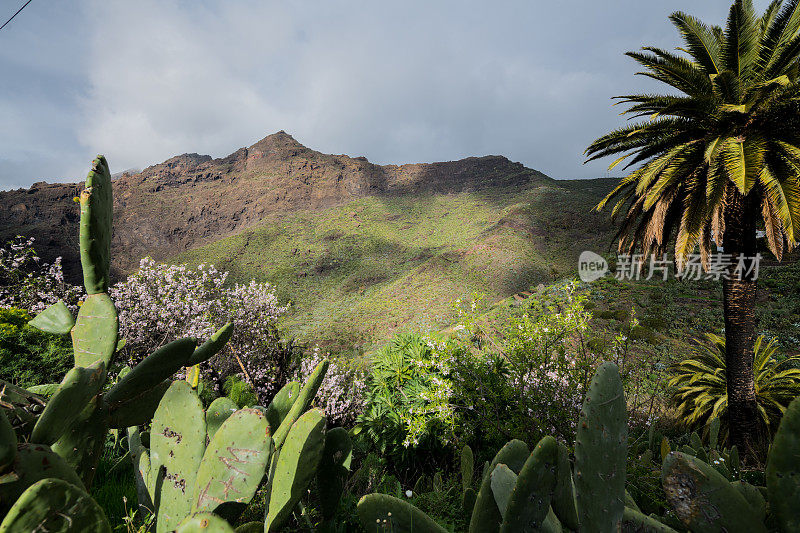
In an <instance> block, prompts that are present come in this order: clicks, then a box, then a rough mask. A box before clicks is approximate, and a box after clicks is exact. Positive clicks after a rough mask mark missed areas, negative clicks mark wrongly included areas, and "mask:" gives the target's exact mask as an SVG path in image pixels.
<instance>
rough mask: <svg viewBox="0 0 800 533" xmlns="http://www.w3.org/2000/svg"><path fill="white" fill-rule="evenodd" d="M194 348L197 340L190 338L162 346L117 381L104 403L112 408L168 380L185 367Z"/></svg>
mask: <svg viewBox="0 0 800 533" xmlns="http://www.w3.org/2000/svg"><path fill="white" fill-rule="evenodd" d="M196 346H197V340H196V339H191V338H190V339H178V340H176V341H172V342H170V343H169V344H166V345H164V346H162V347H161V348H159V349H158V350H156V351H155V352H153V353H151V354H150V355H148V356H147V357H145V359H144V361H142V362H141V363H139V364H138V365H136V366H135V367H134V368H133V369H132V370H131V371H130V372H128V373H127V374H125V376H123V377H122V378H121V379H120V380H119V381H117V383H116V384H115V385H114V386H113V387H111V390H109V391H108V392H107V393H106V395H105V400H106V402H107V403H108V404H109V406H111V407H112V408H113V407H114V404H116V403H122V402H125V401H127V400H130V399H131V398H134V397H136V396H138V395H139V394H141V393H142V392H144V391H146V390H148V389H150V388H151V387H152V386H153V383H158V382H160V381H162V380H164V379H168V378H170V377H171V376H172V374H174V373H175V372H177V371H178V370H180V369H181V367H183V366H185V365H186V363H187V362H188V361H189V358H190V357H191V356H192V353H194V349H195V347H196ZM187 385H188V383H187ZM189 389H191V387H189Z"/></svg>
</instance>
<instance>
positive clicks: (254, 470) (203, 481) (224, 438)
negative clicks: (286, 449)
mask: <svg viewBox="0 0 800 533" xmlns="http://www.w3.org/2000/svg"><path fill="white" fill-rule="evenodd" d="M269 444H270V443H269V433H268V431H267V419H266V418H265V417H264V415H263V414H262V413H261V412H260V411H257V410H255V409H241V410H239V411H236V412H235V413H233V414H232V415H231V416H230V417H228V419H227V420H225V422H224V423H223V424H222V426H221V427H220V428H219V430H217V431H216V433H215V434H214V437H213V438H212V439H211V442H210V443H209V445H208V447H207V448H206V451H205V454H204V455H203V460H202V462H201V463H200V468H199V469H198V471H197V477H196V479H195V483H194V493H193V496H192V502H193V503H192V513H196V512H205V511H214V510H216V508H217V507H218V506H219V505H222V504H224V503H229V502H235V503H243V504H247V503H249V502H250V500H251V499H252V498H253V495H254V494H255V492H256V489H257V488H258V485H259V484H260V483H261V480H262V479H263V478H264V472H265V471H266V468H267V464H268V461H269V452H270V448H269Z"/></svg>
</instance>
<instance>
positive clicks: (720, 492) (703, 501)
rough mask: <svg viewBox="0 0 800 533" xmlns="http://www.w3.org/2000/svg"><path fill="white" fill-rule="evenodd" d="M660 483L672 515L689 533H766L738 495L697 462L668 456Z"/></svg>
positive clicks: (701, 463) (678, 454) (672, 455)
mask: <svg viewBox="0 0 800 533" xmlns="http://www.w3.org/2000/svg"><path fill="white" fill-rule="evenodd" d="M661 483H662V484H663V486H664V492H665V493H666V495H667V501H668V502H669V504H670V506H671V507H672V509H673V510H674V512H675V514H676V515H677V516H678V518H679V519H680V520H681V521H682V522H683V523H684V524H685V525H686V526H687V527H688V528H689V529H690V530H692V531H731V532H734V531H742V532H750V533H761V532H766V531H767V530H766V528H765V527H764V525H763V524H762V523H761V521H760V520H759V518H758V516H757V515H756V512H755V511H754V509H753V508H752V507H751V506H750V504H749V503H747V500H745V499H744V497H743V496H742V495H741V494H740V493H739V491H738V490H736V488H735V487H734V486H732V485H731V483H730V482H729V481H728V480H727V479H725V478H724V477H723V476H722V474H720V473H719V472H717V471H716V470H715V469H714V468H712V467H710V466H709V465H707V464H705V463H704V462H702V461H700V460H699V459H696V458H694V457H692V456H690V455H686V454H684V453H681V452H671V453H670V454H669V455H668V456H667V458H666V459H665V460H664V466H663V468H662V471H661Z"/></svg>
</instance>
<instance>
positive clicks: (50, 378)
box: [0, 308, 73, 387]
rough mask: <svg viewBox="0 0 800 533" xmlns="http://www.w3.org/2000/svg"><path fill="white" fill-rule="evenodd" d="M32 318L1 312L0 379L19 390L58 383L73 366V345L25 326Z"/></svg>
mask: <svg viewBox="0 0 800 533" xmlns="http://www.w3.org/2000/svg"><path fill="white" fill-rule="evenodd" d="M31 318H32V317H31V315H30V314H28V312H27V311H25V310H22V309H16V308H3V309H0V379H4V380H6V381H9V382H11V383H13V384H15V385H19V386H21V387H31V386H33V385H42V384H45V383H58V382H60V381H61V379H62V378H63V377H64V374H66V373H67V371H68V370H69V369H70V368H72V366H73V356H72V342H71V341H70V339H69V337H68V336H66V335H52V334H50V333H45V332H43V331H40V330H38V329H36V328H34V327H31V326H28V325H27V324H28V321H29V320H30V319H31Z"/></svg>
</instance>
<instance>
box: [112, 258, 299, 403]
mask: <svg viewBox="0 0 800 533" xmlns="http://www.w3.org/2000/svg"><path fill="white" fill-rule="evenodd" d="M227 277H228V274H227V272H222V271H219V270H217V269H216V268H214V266H213V265H204V264H201V265H199V266H198V267H197V268H189V267H186V266H183V265H162V264H157V263H156V262H155V261H154V260H153V259H151V258H149V257H146V258H144V259H142V261H141V263H140V265H139V270H138V271H137V272H136V273H134V274H132V275H131V276H129V277H128V279H127V280H125V281H123V282H121V283H118V284H116V285H114V286H113V287H112V288H111V289H110V290H109V292H110V294H111V297H112V299H113V300H114V303H115V304H116V306H117V310H118V311H119V321H120V336H121V337H122V338H124V339H125V340H126V344H125V348H124V353H125V355H126V356H127V357H128V359H129V360H130V361H131V363H136V362H138V361H140V360H141V359H142V358H144V357H145V356H147V355H148V354H150V353H151V352H153V351H154V350H155V349H156V348H157V347H159V346H160V345H161V344H163V343H164V342H165V341H167V340H171V339H175V338H179V337H197V338H198V339H201V340H202V339H206V338H208V337H209V336H210V335H211V334H212V333H214V331H215V330H216V329H217V328H219V327H220V326H222V325H223V324H224V323H226V322H228V321H230V322H233V324H234V333H233V337H232V338H231V340H230V341H229V342H228V344H227V345H226V347H225V349H224V350H223V351H222V352H220V353H219V354H217V355H216V356H215V357H214V358H212V359H211V361H209V362H208V363H206V364H205V365H204V368H203V370H204V374H206V375H207V376H209V377H210V378H211V380H212V381H213V382H214V384H215V386H216V388H217V390H219V388H220V386H221V385H222V384H223V383H224V381H225V378H227V377H228V376H231V375H234V374H241V377H242V378H243V379H245V380H246V381H248V382H251V385H253V387H254V388H255V390H256V393H257V394H258V397H259V400H260V402H261V403H263V404H264V405H266V403H267V402H268V400H269V399H270V398H271V397H272V396H273V395H274V393H275V392H277V390H278V389H279V388H280V386H282V384H283V383H284V382H285V381H286V379H287V377H288V375H289V374H288V369H289V363H290V362H291V354H292V352H293V346H292V345H291V344H288V345H287V344H285V343H282V342H281V340H280V335H279V332H278V329H277V321H278V318H279V317H280V316H281V315H283V314H284V313H285V312H286V310H287V306H281V305H279V303H278V299H277V297H276V296H275V290H274V288H273V287H272V285H270V284H269V283H257V282H255V281H251V282H250V283H248V284H238V283H237V284H235V285H234V286H233V287H226V286H225V281H226V279H227Z"/></svg>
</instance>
